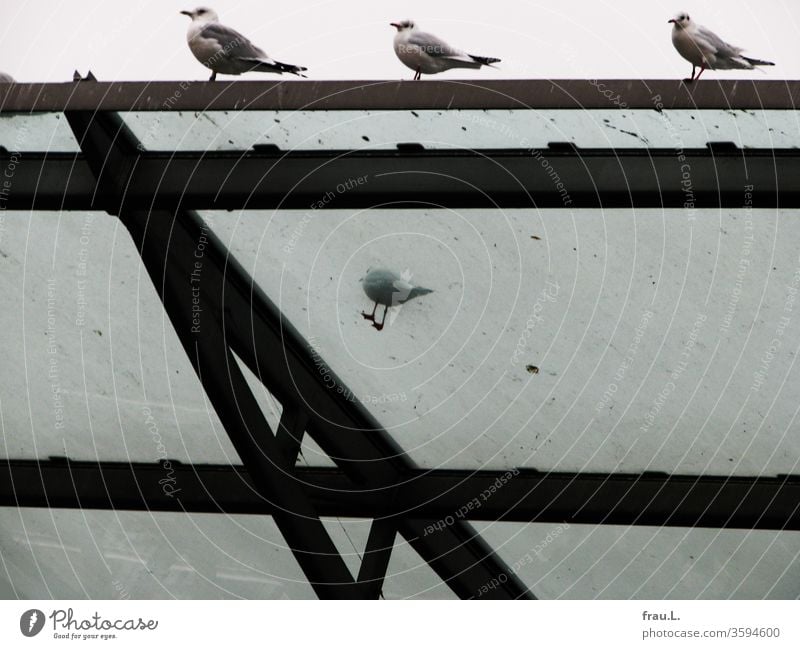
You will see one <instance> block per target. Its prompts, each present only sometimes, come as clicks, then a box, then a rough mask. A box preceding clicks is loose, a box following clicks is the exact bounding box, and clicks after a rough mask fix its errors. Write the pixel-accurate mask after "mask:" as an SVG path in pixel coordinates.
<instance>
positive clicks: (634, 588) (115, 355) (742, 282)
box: [0, 109, 800, 599]
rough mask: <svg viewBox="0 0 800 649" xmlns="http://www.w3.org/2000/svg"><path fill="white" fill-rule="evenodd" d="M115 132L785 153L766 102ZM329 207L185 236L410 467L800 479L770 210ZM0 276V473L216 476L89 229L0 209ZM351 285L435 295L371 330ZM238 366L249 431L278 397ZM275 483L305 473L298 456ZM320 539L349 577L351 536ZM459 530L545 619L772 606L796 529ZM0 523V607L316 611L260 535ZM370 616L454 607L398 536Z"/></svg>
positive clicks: (196, 400) (145, 282)
mask: <svg viewBox="0 0 800 649" xmlns="http://www.w3.org/2000/svg"><path fill="white" fill-rule="evenodd" d="M123 117H124V120H125V122H126V123H127V124H128V126H130V128H131V129H132V131H133V132H134V134H135V135H136V137H138V138H139V139H140V140H141V141H142V143H143V144H144V146H145V148H146V149H148V150H152V151H173V150H174V151H222V150H247V149H250V148H252V147H253V146H257V145H272V146H277V147H279V148H280V149H281V150H293V149H297V150H323V149H384V150H388V149H394V148H396V145H397V143H398V141H400V142H419V143H422V144H424V145H425V146H427V147H429V148H437V147H441V148H448V147H455V148H474V149H481V148H500V147H511V148H528V147H534V148H545V147H546V146H547V145H548V144H549V143H552V142H573V143H575V144H577V145H578V146H580V147H585V148H591V147H630V148H645V147H663V148H670V149H674V148H680V147H683V148H694V147H697V148H702V147H704V146H705V145H706V144H707V143H708V142H733V143H735V144H737V145H739V146H743V147H775V148H784V149H789V148H797V147H798V146H800V128H798V116H797V114H796V111H778V110H775V111H773V110H770V111H751V110H696V111H695V110H664V111H662V112H657V111H655V110H628V109H609V110H591V111H579V110H525V111H522V110H485V111H478V110H452V111H238V112H237V111H209V112H204V113H194V112H171V111H170V112H167V111H164V112H131V113H124V114H123ZM398 134H400V135H399V136H398ZM0 147H4V148H5V149H7V150H8V151H48V152H54V153H56V152H67V153H69V152H77V151H79V150H80V149H79V147H78V145H77V143H76V141H75V138H74V137H73V135H72V133H71V130H70V129H69V126H68V124H67V123H66V119H65V118H64V116H63V115H60V114H54V113H53V114H36V115H21V114H13V115H10V114H2V115H0ZM352 180H353V179H348V178H342V183H343V185H342V186H343V187H345V189H343V190H342V191H346V183H347V182H351V181H352ZM337 193H341V192H340V190H339V189H338V188H332V193H331V196H332V198H331V199H330V200H331V201H333V203H332V204H331V205H329V206H328V208H329V209H326V210H324V211H317V210H315V209H313V206H312V205H311V204H309V206H308V209H305V210H303V209H300V210H292V211H288V210H283V211H256V210H249V211H242V212H227V211H219V212H212V211H208V212H204V213H202V216H203V217H204V218H205V219H207V221H208V223H209V224H210V225H211V227H212V229H213V230H214V231H215V232H216V233H217V235H219V236H220V237H221V239H222V240H223V242H224V243H225V244H226V245H227V246H229V248H230V250H231V252H232V254H233V255H234V256H235V257H236V258H237V259H238V260H239V261H240V262H241V263H242V265H243V266H244V267H245V269H246V270H247V271H248V272H250V273H251V274H252V275H253V276H254V278H255V280H256V282H257V283H258V284H259V285H260V286H261V288H263V289H264V291H265V292H266V294H267V295H268V296H269V297H270V298H271V299H272V300H273V301H274V302H275V303H276V304H277V305H278V307H279V308H280V309H281V311H282V312H283V313H284V314H285V315H286V316H287V317H288V319H289V320H290V321H291V322H292V323H293V324H294V326H295V327H297V329H298V330H299V331H300V333H301V334H302V335H303V336H304V337H305V338H306V340H307V341H308V343H309V345H310V346H312V347H313V349H314V350H315V352H316V353H318V354H319V355H320V356H321V357H322V358H323V359H325V361H327V363H328V364H329V365H330V366H331V367H332V369H333V370H334V371H335V372H336V373H337V374H338V375H339V376H340V377H341V378H342V379H343V380H344V381H345V382H347V384H348V385H349V387H350V388H352V389H353V391H354V393H355V395H356V397H357V398H358V399H359V400H360V401H361V403H362V404H363V405H364V406H365V407H366V408H367V409H368V410H370V411H371V412H372V414H374V415H375V417H376V418H377V420H378V421H379V422H380V423H381V424H382V425H383V426H384V427H385V428H386V430H387V431H388V432H389V434H390V436H391V437H392V438H393V439H394V440H395V441H396V442H397V444H398V445H399V446H400V447H401V448H402V449H403V450H404V451H406V452H407V454H408V456H409V457H410V459H411V460H413V462H415V463H416V464H418V465H420V466H422V467H425V468H453V469H455V468H459V469H471V470H479V469H508V468H514V467H520V468H522V467H525V468H531V469H537V470H540V471H582V472H625V473H633V472H642V471H659V472H669V473H684V474H719V475H736V476H774V475H781V474H797V473H800V470H798V458H799V457H800V439H798V437H797V435H794V434H793V432H794V430H795V429H796V427H797V423H796V417H797V415H798V409H800V407H798V405H797V404H800V380H798V379H799V378H800V377H798V372H800V370H799V369H798V368H797V367H796V366H795V360H796V355H797V352H798V344H797V343H796V342H795V341H796V340H798V339H800V338H798V336H799V335H800V331H799V330H798V328H800V322H799V321H798V318H797V317H796V309H797V308H798V306H797V299H796V295H797V291H798V289H800V257H798V254H797V250H796V247H797V246H796V243H795V242H796V241H798V240H800V221H798V220H797V218H796V214H795V211H792V210H753V209H751V208H750V206H749V202H748V201H749V198H748V196H749V190H748V188H747V187H742V191H741V203H742V205H741V207H740V208H738V209H719V210H709V209H706V210H672V209H670V210H656V209H648V210H643V209H604V210H602V209H601V210H569V209H566V208H565V209H552V210H539V209H513V210H501V209H497V210H486V209H465V210H460V211H455V210H449V209H441V208H438V207H437V206H435V205H432V206H430V207H428V208H426V209H415V210H408V209H400V208H395V207H391V206H388V207H387V206H382V207H381V209H375V210H342V209H336V204H335V200H336V194H337ZM323 199H327V197H322V196H321V197H320V200H323ZM326 202H328V201H327V200H326ZM0 266H1V267H2V268H3V272H2V273H0V290H1V291H2V292H3V295H4V296H5V297H6V304H7V308H5V309H3V310H2V312H1V313H0V327H2V331H3V333H4V335H3V337H2V339H0V357H2V358H3V359H4V360H5V363H6V365H7V367H10V368H14V371H6V372H1V373H0V422H1V423H2V430H3V433H2V440H3V443H2V445H1V446H0V457H2V458H14V459H30V458H42V459H44V458H48V457H51V456H67V457H69V458H71V459H73V460H102V461H127V460H131V461H141V462H154V461H158V460H163V459H167V458H168V459H172V460H180V461H183V462H194V463H220V464H237V465H238V464H240V463H241V462H240V459H239V458H238V457H237V454H236V452H235V450H234V449H233V446H232V444H231V442H230V440H229V438H228V436H227V434H226V433H225V431H224V429H223V428H222V426H221V424H220V421H219V418H218V417H217V415H216V413H215V412H214V410H213V408H212V407H211V405H210V403H209V401H208V399H207V397H206V395H205V394H204V392H203V390H202V387H201V385H200V382H199V381H198V379H197V377H196V375H195V373H194V371H193V369H192V367H191V365H190V363H189V361H188V359H187V358H186V355H185V353H184V352H183V349H182V347H181V345H180V343H179V341H178V338H177V336H176V335H175V333H174V331H173V329H172V326H171V323H170V322H169V320H168V318H167V316H166V314H165V313H164V310H163V307H162V305H161V302H160V300H159V299H158V296H157V294H156V292H155V290H154V288H153V286H152V283H151V281H150V278H149V276H148V275H147V273H146V271H145V270H144V268H143V265H142V263H141V260H140V258H139V255H138V252H137V251H136V249H135V247H134V245H133V244H132V242H131V239H130V237H129V235H128V233H127V231H126V230H125V229H124V227H121V224H120V223H119V221H118V220H117V219H116V218H114V217H111V216H109V215H107V214H106V213H104V212H63V213H61V212H55V211H53V212H8V211H2V212H0ZM371 267H372V268H376V267H385V268H388V269H391V270H393V271H395V272H397V273H398V274H402V276H403V277H404V278H406V279H408V280H409V281H411V282H412V283H414V284H419V285H422V286H425V287H427V288H430V289H433V293H431V294H429V295H426V296H423V297H420V298H418V299H414V300H412V301H410V302H408V304H405V305H403V306H402V307H400V308H395V309H392V310H391V312H390V313H389V316H388V318H387V326H386V327H385V328H384V330H383V331H380V332H378V331H376V330H375V329H373V328H372V327H371V326H370V324H369V322H367V321H366V320H365V319H364V318H363V317H362V315H361V313H362V311H366V312H369V311H370V310H371V309H372V306H373V305H372V303H371V302H370V301H369V299H368V298H367V297H366V296H365V294H364V292H363V290H362V288H361V285H360V278H362V277H363V276H364V274H365V273H366V272H367V270H368V269H369V268H371ZM240 367H241V368H242V370H243V372H244V374H245V376H246V378H247V380H248V383H249V385H250V386H251V388H252V390H253V393H254V394H255V395H256V398H257V400H258V402H259V404H260V406H261V408H262V410H263V412H264V413H265V415H266V417H267V420H268V422H269V424H270V426H271V427H272V428H273V430H274V429H275V428H276V427H277V423H278V421H279V418H280V415H281V412H282V406H281V404H280V403H278V402H277V401H276V400H275V399H274V398H273V397H272V395H271V394H270V393H269V391H268V390H267V389H266V388H265V387H264V386H263V385H261V383H260V382H259V381H258V380H257V379H256V378H255V377H254V376H253V375H252V374H251V373H250V371H249V370H248V369H247V368H246V367H244V365H243V364H242V363H240ZM298 462H299V463H300V464H302V465H305V466H332V462H331V461H330V459H329V458H327V456H326V455H325V454H324V453H323V452H322V451H321V450H320V449H319V448H318V447H317V446H316V444H314V443H313V441H311V440H310V439H309V438H308V436H306V437H305V438H304V440H303V447H302V453H301V456H300V458H299V460H298ZM323 522H324V524H325V526H326V529H327V530H328V532H329V534H330V535H331V537H332V539H333V541H334V543H335V544H336V545H337V547H338V549H339V550H340V552H341V553H342V556H343V559H344V561H345V563H346V564H347V566H348V568H349V569H350V571H351V573H352V574H353V575H354V576H355V575H357V573H358V568H359V565H360V561H361V556H362V555H363V552H364V548H365V546H366V540H367V536H368V533H369V527H370V524H371V521H369V520H350V519H325V520H324V521H323ZM474 526H475V528H476V529H477V530H478V532H480V533H481V534H482V536H483V537H484V539H485V540H486V541H487V542H488V543H489V545H490V546H492V547H493V548H495V549H496V550H497V552H498V554H499V556H500V557H501V558H502V559H503V560H504V561H505V562H506V563H507V564H508V565H509V566H511V567H512V569H513V570H514V571H515V572H516V573H517V574H518V575H519V576H520V577H521V579H522V580H523V581H524V582H525V584H526V585H527V586H529V587H530V588H531V589H532V591H533V592H534V593H535V594H536V595H537V596H539V597H543V598H594V597H598V598H628V597H631V598H633V597H635V598H654V599H656V598H663V597H667V598H695V597H702V598H711V597H736V598H753V599H755V598H788V597H797V595H798V593H797V588H796V585H795V584H796V583H797V579H798V576H800V575H799V574H798V572H800V562H798V556H800V536H798V535H797V534H791V533H776V532H766V531H757V532H752V531H739V530H723V531H721V530H707V529H693V530H688V529H681V528H647V527H633V528H627V527H614V526H597V527H595V526H578V525H575V526H565V525H557V524H548V525H545V524H531V525H522V524H510V523H501V524H498V523H491V524H490V523H476V524H474ZM0 530H2V532H1V533H0V597H26V598H50V597H63V598H74V597H87V598H95V599H101V598H102V599H115V598H128V597H130V598H137V597H165V598H167V597H177V598H188V597H192V598H238V597H243V598H279V597H286V598H311V597H313V596H314V592H313V590H312V589H311V588H310V586H309V585H308V583H307V580H306V578H305V576H304V575H303V573H302V571H301V570H300V568H299V566H298V565H297V563H296V561H295V559H294V557H293V555H292V553H291V552H290V551H289V550H288V549H287V547H286V544H285V541H284V540H283V538H282V536H281V534H280V533H279V531H278V530H277V528H276V526H275V524H274V522H273V520H272V519H271V518H270V517H268V516H261V517H256V516H227V515H218V514H216V515H199V514H192V515H175V514H166V513H157V514H151V513H144V512H140V513H133V512H116V511H92V510H86V511H70V510H58V509H53V510H45V509H26V508H23V509H14V508H0ZM143 568H144V569H143ZM383 596H384V597H385V598H387V599H400V598H409V597H424V598H451V597H453V593H452V591H451V590H450V589H449V588H448V587H447V586H446V585H444V584H443V582H442V581H441V579H440V578H439V577H438V576H437V575H436V574H435V573H434V572H433V571H432V569H431V568H430V566H429V565H428V564H427V563H425V561H423V560H422V559H421V558H420V557H419V555H418V554H417V553H416V552H414V550H413V549H411V547H410V546H409V545H408V544H407V543H406V542H405V541H404V540H403V539H402V538H400V537H398V538H397V540H396V545H395V548H394V550H393V553H392V557H391V561H390V565H389V569H388V572H387V576H386V580H385V583H384V588H383Z"/></svg>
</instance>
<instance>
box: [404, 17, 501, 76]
mask: <svg viewBox="0 0 800 649" xmlns="http://www.w3.org/2000/svg"><path fill="white" fill-rule="evenodd" d="M389 24H390V25H391V26H392V27H394V28H395V29H396V30H397V33H396V34H395V35H394V52H395V54H397V58H398V59H400V60H401V61H402V62H403V63H404V64H405V65H406V66H408V67H409V68H411V69H412V70H414V72H415V73H416V74H415V75H414V81H417V80H419V79H421V78H422V75H423V74H436V73H437V72H444V71H445V70H450V69H451V68H473V69H476V68H480V67H482V66H484V65H488V66H491V65H492V63H499V62H500V59H493V58H491V57H488V56H475V55H474V54H467V53H466V52H462V51H461V50H457V49H456V48H455V47H452V46H450V45H448V44H447V43H445V42H444V41H443V40H441V39H440V38H437V37H436V36H434V35H433V34H427V33H426V32H422V31H419V30H418V29H417V26H416V25H415V24H414V21H413V20H404V21H402V22H397V23H389Z"/></svg>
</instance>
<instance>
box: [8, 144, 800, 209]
mask: <svg viewBox="0 0 800 649" xmlns="http://www.w3.org/2000/svg"><path fill="white" fill-rule="evenodd" d="M10 155H12V154H8V153H5V154H3V153H2V152H0V166H3V165H5V164H6V161H7V159H8V160H10V158H9V156H10ZM797 178H800V150H797V149H777V150H772V149H738V148H736V147H734V146H726V145H724V144H712V145H709V147H707V148H704V149H687V150H685V151H682V154H681V156H680V157H679V156H678V155H677V153H676V151H675V150H673V149H576V148H574V147H571V146H569V145H552V148H548V149H543V150H542V151H529V150H523V149H491V150H480V151H464V150H425V149H422V148H421V147H419V148H414V147H403V148H402V149H401V150H395V151H293V152H280V151H248V152H218V151H216V152H178V153H174V154H173V153H169V154H167V153H144V154H142V155H141V156H140V157H139V159H138V161H137V164H136V166H135V168H134V169H133V171H132V175H131V177H130V179H129V183H128V184H127V187H126V192H125V206H126V207H128V208H130V209H142V210H151V209H158V210H160V209H164V210H174V209H176V208H184V209H277V208H283V209H305V210H308V209H311V208H312V207H315V208H325V207H330V208H354V209H363V208H368V207H376V208H387V207H393V208H397V207H400V206H404V207H425V208H427V207H430V206H431V205H440V206H443V207H449V208H469V207H493V206H497V207H504V208H524V207H542V208H544V207H570V208H596V207H623V208H624V207H640V208H643V207H653V208H660V207H671V208H680V207H685V206H687V205H689V206H691V207H695V208H698V209H699V208H715V207H729V208H737V207H742V206H743V205H745V198H747V200H748V201H749V202H748V205H750V206H752V207H755V208H759V207H763V208H774V207H787V208H788V207H794V208H796V207H800V183H798V182H797ZM97 185H98V183H97V181H96V180H95V178H94V176H93V175H92V173H91V171H90V170H89V168H88V166H87V164H86V162H85V160H84V159H83V157H82V156H80V155H77V156H76V155H75V154H46V153H25V154H24V156H23V158H22V162H21V163H19V164H17V165H16V169H15V175H14V177H13V178H12V179H11V181H10V187H9V188H8V190H7V191H6V192H4V193H3V195H1V196H0V206H2V207H4V208H5V209H8V210H29V209H41V210H60V209H67V210H86V209H105V207H106V206H107V205H108V204H109V202H113V201H115V200H116V201H118V200H119V199H118V198H117V197H115V196H114V195H107V194H106V193H105V189H104V188H103V187H102V186H101V187H99V188H98V186H97ZM749 186H752V190H750V191H749V192H747V196H746V192H745V188H746V187H749ZM114 207H115V208H116V207H117V205H114Z"/></svg>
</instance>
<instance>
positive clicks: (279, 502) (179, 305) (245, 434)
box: [66, 112, 364, 599]
mask: <svg viewBox="0 0 800 649" xmlns="http://www.w3.org/2000/svg"><path fill="white" fill-rule="evenodd" d="M66 116H67V120H68V121H69V124H70V127H71V128H72V130H73V132H74V133H75V136H76V139H77V140H78V141H79V143H80V144H81V148H82V150H83V151H84V154H85V155H86V157H87V160H88V161H89V164H90V167H91V168H92V172H93V173H94V174H95V176H96V177H97V178H98V186H99V187H100V188H102V189H103V190H104V191H107V192H109V193H110V194H113V195H114V196H115V198H114V199H113V200H112V201H110V202H109V203H108V204H107V205H105V209H106V210H108V211H109V212H111V213H112V214H118V215H119V217H120V220H121V221H122V223H123V224H124V225H125V226H126V227H127V229H128V231H129V232H130V234H131V237H132V238H133V241H134V244H135V245H136V248H137V250H138V251H139V254H140V255H141V257H142V261H143V263H144V266H145V268H146V269H147V272H148V274H149V275H150V279H151V280H152V282H153V284H154V287H155V289H156V292H157V293H158V295H159V297H160V298H161V301H162V302H163V304H164V309H165V311H166V313H167V315H168V316H169V318H170V320H171V322H172V325H173V327H174V328H175V332H176V333H177V335H178V338H179V339H180V341H181V344H182V345H183V348H184V350H185V351H186V354H187V355H188V357H189V360H190V362H191V363H192V366H193V367H194V369H195V372H196V373H197V376H198V378H199V379H200V382H201V383H202V385H203V388H204V390H205V392H206V394H207V396H208V398H209V401H210V402H211V404H212V405H213V407H214V409H215V411H216V412H217V414H218V415H219V417H220V420H221V421H222V424H223V426H224V428H225V431H226V432H227V433H228V436H229V437H230V439H231V442H232V443H233V445H234V448H235V449H236V451H237V453H238V455H239V457H240V458H241V459H242V461H243V462H244V464H245V466H246V467H247V470H248V472H249V473H250V475H251V477H252V480H253V484H254V486H255V487H256V488H257V490H258V492H259V493H260V494H261V495H262V496H263V497H264V498H265V499H266V500H268V501H269V502H270V503H271V504H272V506H273V508H274V511H273V514H272V516H273V518H274V519H275V523H276V524H277V526H278V529H280V531H281V534H282V535H283V537H284V538H285V539H286V542H287V544H288V545H289V547H290V548H291V550H292V553H293V554H294V557H295V559H296V560H297V562H298V563H299V564H300V567H301V568H302V570H303V572H304V573H305V574H306V577H307V578H308V581H309V584H310V585H311V587H312V588H313V589H314V591H315V592H316V593H317V595H318V596H319V597H320V598H326V599H329V598H338V599H342V598H349V599H355V598H361V597H363V596H364V589H363V588H362V587H361V586H360V585H358V584H356V583H355V581H354V579H353V577H352V575H351V574H350V572H349V570H348V568H347V566H346V564H345V563H344V560H343V559H342V557H341V556H340V554H339V552H338V550H337V548H336V546H335V544H334V543H333V541H332V540H331V538H330V536H329V535H328V533H327V531H326V529H325V526H324V525H323V523H322V521H320V519H319V514H318V513H317V512H316V510H315V509H314V507H313V505H312V503H311V502H310V500H309V499H308V497H307V495H306V494H305V492H304V490H303V489H302V487H301V485H300V484H298V483H297V482H296V481H294V480H292V479H291V477H290V476H287V467H286V461H285V459H284V455H283V452H282V449H281V447H280V446H279V444H278V441H277V440H276V438H275V436H274V435H273V433H272V431H271V430H270V427H269V425H268V424H267V421H266V418H265V416H264V414H263V413H262V411H261V409H260V407H259V405H258V402H257V401H256V399H255V397H254V396H253V394H252V392H251V391H250V389H249V386H248V384H247V381H246V379H245V377H244V375H243V374H242V371H241V370H240V368H239V366H238V364H237V363H236V361H235V359H234V357H233V354H232V353H231V351H230V349H229V346H228V344H227V342H226V339H225V330H224V327H223V324H222V321H223V319H224V315H223V309H222V306H221V304H222V298H221V296H222V295H223V294H224V287H225V277H224V274H223V273H221V272H219V270H218V269H216V268H213V267H212V268H206V267H204V264H203V262H202V261H199V260H201V259H202V256H200V257H198V256H197V254H196V252H197V251H198V249H200V248H199V246H200V244H201V240H198V237H197V236H195V232H194V231H193V230H192V229H191V228H187V227H185V225H186V222H187V221H188V222H189V223H193V222H194V221H195V220H196V217H194V216H193V215H188V214H183V215H181V214H178V215H175V216H173V215H172V214H170V213H169V212H161V213H158V212H148V211H142V210H135V209H129V208H128V207H127V205H125V191H126V188H127V185H128V179H129V178H130V174H131V173H132V170H133V169H134V168H135V166H136V163H137V153H136V151H137V147H136V144H137V143H136V142H135V140H134V139H133V138H132V137H131V135H130V134H129V133H128V132H127V131H126V129H125V127H124V125H123V124H122V122H121V120H119V119H118V118H117V119H114V118H113V116H110V115H103V116H99V117H98V116H96V115H93V114H91V113H72V112H69V113H67V114H66ZM181 216H183V218H181Z"/></svg>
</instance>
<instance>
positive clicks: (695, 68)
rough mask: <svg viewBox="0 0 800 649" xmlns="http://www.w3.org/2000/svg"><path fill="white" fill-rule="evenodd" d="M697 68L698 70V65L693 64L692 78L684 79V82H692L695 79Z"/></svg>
mask: <svg viewBox="0 0 800 649" xmlns="http://www.w3.org/2000/svg"><path fill="white" fill-rule="evenodd" d="M695 70H697V66H696V65H692V78H691V79H684V80H683V82H684V83H691V82H692V81H694V73H695Z"/></svg>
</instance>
